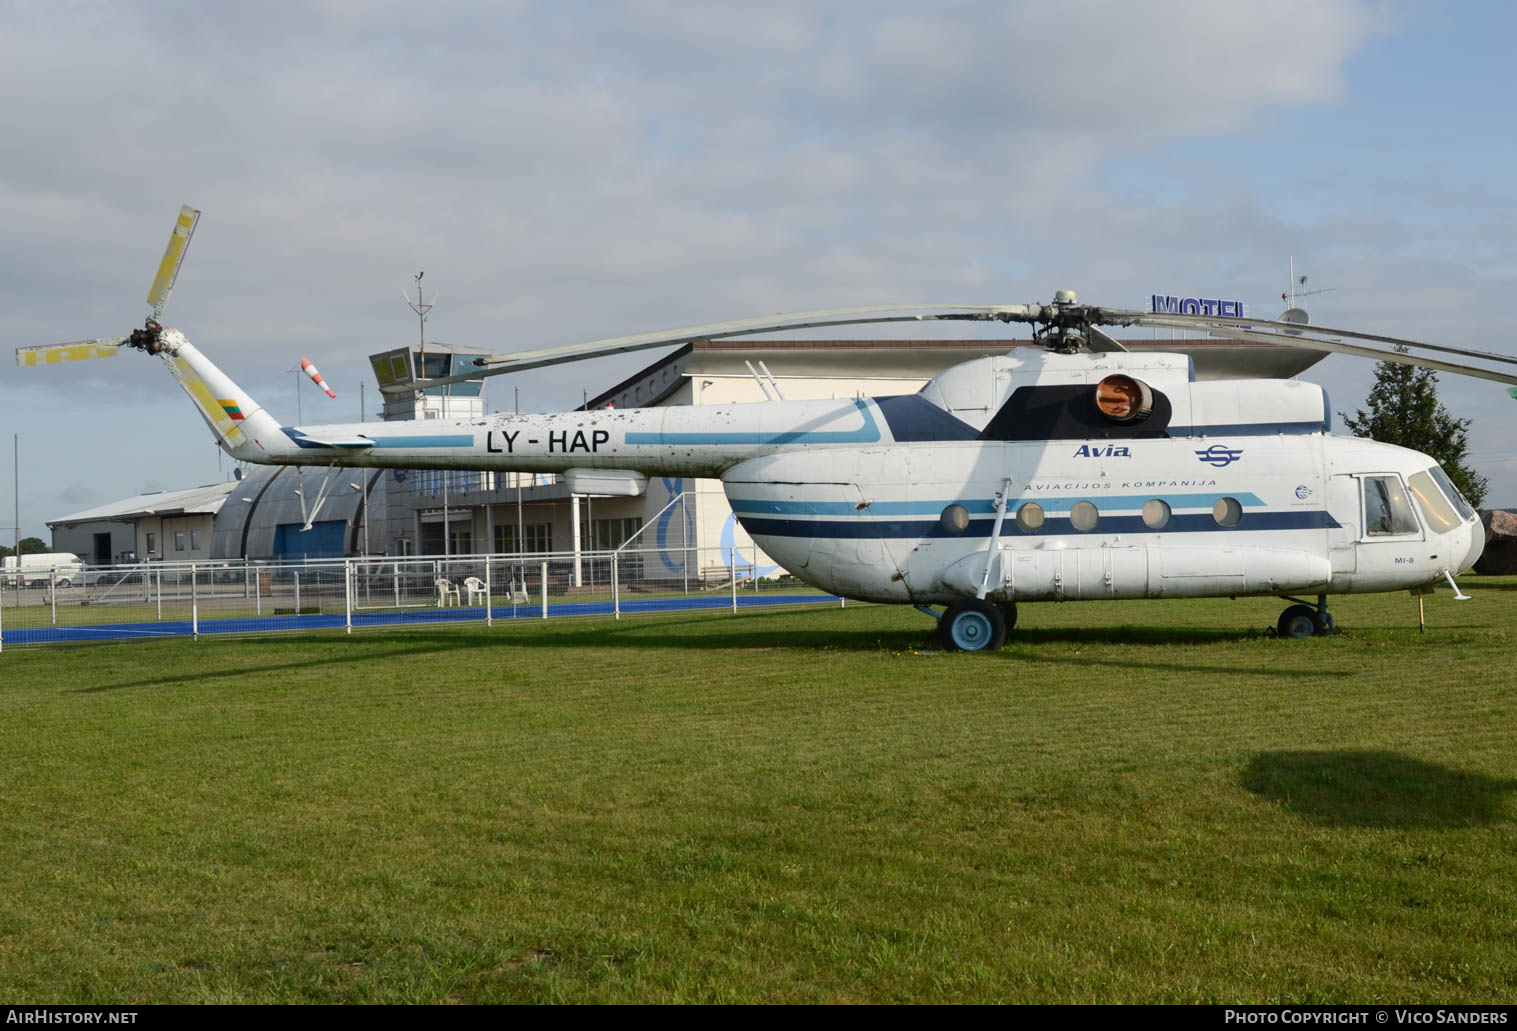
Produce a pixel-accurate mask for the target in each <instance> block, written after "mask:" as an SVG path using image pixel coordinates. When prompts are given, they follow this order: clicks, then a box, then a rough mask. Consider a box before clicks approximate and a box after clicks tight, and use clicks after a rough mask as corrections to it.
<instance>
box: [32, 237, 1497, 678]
mask: <svg viewBox="0 0 1517 1031" xmlns="http://www.w3.org/2000/svg"><path fill="white" fill-rule="evenodd" d="M198 217H199V212H197V211H195V210H194V209H193V208H189V207H186V208H184V209H183V211H182V212H181V214H180V218H179V221H178V223H177V224H176V226H175V229H174V234H173V236H172V237H171V238H170V243H169V248H168V250H167V252H166V253H165V255H164V258H163V262H162V264H161V265H160V268H159V272H158V276H157V277H156V278H155V280H154V284H153V288H152V290H151V291H150V292H149V295H148V303H149V304H150V305H152V308H153V313H152V316H151V317H150V318H149V319H148V320H147V322H146V324H145V325H144V327H143V328H142V329H138V330H134V331H133V332H132V333H131V335H130V336H127V337H120V338H114V339H101V340H87V341H78V342H74V343H67V344H53V345H46V346H42V347H28V348H21V349H19V350H18V351H17V362H18V363H19V364H21V365H40V364H47V363H52V362H61V361H73V360H79V359H84V358H98V357H107V356H110V355H113V354H115V353H116V352H117V351H118V350H119V349H120V348H121V347H123V346H125V347H127V348H131V349H135V350H139V351H143V352H145V353H147V354H149V355H153V356H156V357H158V358H160V359H161V360H162V361H163V362H164V364H165V365H166V366H167V367H168V369H169V371H170V372H171V373H172V374H173V376H174V378H175V379H176V380H177V381H178V382H179V384H180V386H181V387H183V389H184V391H185V392H186V393H187V394H188V395H189V396H190V398H191V400H193V401H194V402H195V406H196V407H197V409H199V411H200V414H201V416H202V417H203V418H204V419H205V421H206V423H207V424H208V425H209V426H210V427H211V430H212V431H213V432H214V433H215V435H216V438H217V440H218V441H219V443H220V445H221V447H222V448H223V449H224V450H225V451H226V452H227V453H228V454H229V455H231V456H232V457H234V458H236V459H239V460H241V461H246V462H254V463H260V464H275V465H296V466H340V467H351V466H367V467H376V466H377V467H396V468H405V469H428V468H431V469H447V468H461V469H479V470H500V471H518V472H555V473H562V474H564V475H565V477H566V479H567V481H568V485H569V489H570V490H571V491H572V492H575V493H596V494H620V495H632V494H638V493H641V492H642V489H643V487H644V486H645V485H646V483H647V478H648V477H650V476H691V477H710V478H714V479H719V480H721V482H722V485H723V487H724V489H725V491H726V494H727V497H728V499H729V501H730V503H731V505H732V509H733V511H734V513H735V514H736V516H737V518H738V519H739V520H740V521H741V523H742V525H743V527H744V529H745V530H746V531H747V532H748V534H749V535H750V536H751V537H752V538H753V540H754V541H755V542H756V543H757V544H758V546H759V547H761V548H763V550H764V551H765V552H767V553H768V554H769V555H770V556H771V557H772V558H773V559H774V560H775V561H776V562H778V563H779V564H780V565H782V566H783V567H784V568H785V569H787V570H788V571H790V572H791V573H793V574H795V575H796V576H797V577H799V578H800V579H802V580H804V581H806V582H807V583H810V584H812V585H814V586H816V587H818V588H821V589H823V590H826V591H829V592H832V593H836V594H839V595H842V596H846V597H849V598H857V599H861V600H865V601H874V602H884V603H897V604H910V605H914V606H916V607H917V608H918V609H921V610H922V611H923V612H925V613H927V614H928V615H929V616H931V617H932V618H934V619H935V620H937V624H938V637H939V639H940V641H941V643H942V644H943V646H944V647H946V648H949V649H956V650H963V651H984V650H991V649H995V648H998V647H1000V646H1001V645H1002V644H1003V643H1004V642H1005V639H1006V633H1007V630H1008V628H1010V627H1011V626H1013V625H1014V624H1015V622H1016V605H1017V603H1018V602H1022V601H1034V600H1058V601H1078V600H1084V599H1094V598H1105V599H1115V598H1157V597H1190V598H1198V597H1237V596H1240V595H1278V596H1281V597H1283V598H1284V599H1285V600H1286V601H1288V602H1290V606H1289V607H1288V608H1286V609H1285V611H1284V612H1283V613H1282V614H1281V616H1280V619H1279V621H1278V624H1277V629H1278V631H1279V633H1280V634H1281V636H1286V637H1308V636H1312V635H1314V634H1324V633H1331V632H1333V631H1334V629H1335V627H1334V621H1333V617H1332V615H1331V613H1330V612H1329V611H1328V606H1327V598H1328V597H1329V596H1330V595H1334V594H1345V593H1364V592H1376V591H1391V590H1399V589H1411V590H1413V591H1425V590H1426V589H1428V588H1429V587H1430V585H1431V584H1433V583H1434V582H1436V581H1441V580H1447V581H1448V583H1449V584H1450V586H1452V587H1453V588H1454V592H1455V595H1456V597H1462V595H1461V594H1460V592H1459V589H1458V586H1457V584H1455V582H1454V579H1453V577H1454V575H1455V574H1457V573H1460V572H1463V571H1464V570H1466V569H1468V568H1469V567H1470V566H1471V565H1473V564H1474V562H1475V560H1476V559H1477V558H1478V557H1479V555H1480V552H1481V549H1482V547H1483V544H1484V536H1483V533H1482V531H1481V526H1480V522H1479V519H1478V518H1477V516H1476V513H1475V511H1474V509H1473V508H1471V506H1470V505H1469V503H1468V502H1466V501H1465V499H1464V498H1463V497H1461V496H1460V494H1459V492H1458V490H1457V489H1456V488H1455V487H1454V485H1453V484H1452V483H1451V482H1450V480H1449V478H1448V476H1447V475H1446V474H1445V473H1444V472H1443V470H1442V469H1440V468H1439V467H1438V464H1437V463H1436V462H1435V461H1434V460H1433V459H1431V458H1429V457H1428V456H1426V455H1423V454H1420V453H1418V452H1416V451H1411V450H1407V449H1405V448H1400V447H1396V446H1393V445H1389V444H1382V443H1377V442H1375V441H1371V440H1365V439H1360V438H1352V437H1340V436H1333V435H1332V434H1331V433H1330V430H1331V420H1332V413H1331V411H1330V410H1329V408H1328V402H1327V398H1326V395H1325V394H1324V392H1323V390H1322V388H1320V387H1318V386H1316V385H1314V384H1311V383H1304V382H1299V381H1295V380H1282V379H1221V380H1209V381H1205V380H1197V379H1196V377H1195V375H1194V367H1193V364H1192V361H1191V359H1190V358H1189V357H1187V356H1186V355H1183V354H1162V353H1143V354H1139V353H1135V352H1132V351H1129V350H1127V349H1126V348H1125V347H1124V346H1123V345H1122V344H1121V343H1120V342H1119V341H1117V340H1116V339H1114V338H1113V337H1111V336H1110V335H1109V334H1108V333H1107V332H1106V328H1107V327H1132V326H1140V327H1165V328H1175V329H1187V330H1201V331H1204V332H1206V333H1208V334H1210V335H1212V336H1215V337H1221V338H1228V339H1232V340H1239V341H1252V342H1261V343H1273V344H1286V345H1289V346H1293V347H1300V348H1307V349H1313V350H1318V351H1328V352H1337V353H1345V354H1353V355H1359V356H1363V357H1373V358H1378V359H1380V360H1386V361H1394V362H1403V363H1406V364H1411V365H1417V366H1422V367H1426V368H1432V369H1436V370H1441V371H1446V372H1454V373H1460V374H1464V375H1472V376H1479V377H1482V378H1486V379H1490V380H1495V381H1498V382H1502V383H1508V384H1517V375H1512V374H1509V373H1505V372H1498V371H1491V370H1488V369H1484V368H1479V367H1477V366H1471V365H1465V364H1455V363H1452V362H1448V361H1443V360H1441V359H1436V358H1427V357H1422V356H1418V355H1413V354H1410V353H1407V352H1406V350H1405V349H1407V348H1411V347H1416V348H1418V349H1422V350H1428V351H1433V352H1439V353H1444V354H1452V355H1458V356H1462V357H1466V358H1476V359H1482V360H1486V361H1491V362H1498V363H1508V364H1517V359H1513V358H1510V357H1507V356H1504V355H1497V354H1491V353H1486V352H1479V351H1470V350H1464V349H1459V348H1451V347H1439V346H1435V345H1429V344H1420V343H1417V342H1415V341H1407V340H1399V339H1396V338H1393V337H1385V336H1378V335H1374V334H1366V333H1357V332H1351V331H1347V330H1335V329H1327V328H1315V327H1314V328H1309V327H1307V326H1306V325H1304V324H1302V322H1301V321H1300V319H1299V317H1293V318H1291V319H1287V320H1285V321H1269V320H1259V319H1254V318H1245V317H1242V316H1240V315H1230V316H1224V315H1220V314H1216V313H1207V314H1197V315H1186V314H1174V313H1163V312H1161V313H1154V312H1143V311H1132V310H1123V309H1114V308H1101V307H1095V306H1090V305H1084V304H1081V303H1079V302H1078V300H1077V299H1076V297H1075V295H1074V294H1073V293H1072V292H1070V291H1060V292H1059V293H1058V294H1056V295H1055V297H1054V299H1053V301H1052V302H1051V303H1048V304H1022V305H949V304H927V305H891V306H872V307H865V308H844V309H832V310H827V311H817V312H804V313H800V314H797V315H787V316H772V317H769V318H762V319H750V320H742V321H738V322H727V323H719V324H715V325H706V326H692V327H687V328H685V329H681V330H671V331H667V332H662V333H649V334H641V335H637V336H630V337H621V338H615V339H610V340H599V341H592V342H590V343H586V344H578V345H570V346H567V347H556V348H547V349H543V350H537V351H526V352H519V353H516V354H513V355H508V356H504V357H501V358H495V359H484V360H481V365H480V368H479V369H478V371H471V372H465V373H462V374H459V375H454V376H449V377H440V378H433V379H424V380H419V381H417V382H415V383H414V384H409V385H407V386H405V387H404V388H403V389H425V388H432V387H437V386H442V385H445V384H448V383H453V382H459V381H462V380H465V379H473V378H478V377H482V376H493V375H500V374H504V373H510V372H519V371H524V370H527V369H533V368H539V367H542V366H545V365H550V364H555V363H558V362H563V361H575V360H581V359H585V358H591V357H599V356H603V355H609V354H616V353H622V352H627V351H635V350H641V349H646V348H656V347H667V346H671V345H675V344H680V343H685V342H688V341H691V340H697V339H715V338H723V337H739V336H749V335H753V334H759V333H764V332H773V331H778V330H790V329H804V328H814V327H819V326H841V325H857V324H865V323H881V322H921V321H944V320H972V321H992V320H994V321H1000V322H1005V323H1026V324H1028V325H1030V326H1032V327H1033V336H1034V342H1035V343H1037V344H1040V345H1042V346H1041V348H1039V349H1036V350H1034V349H1029V348H1017V349H1016V351H1017V352H1019V353H1009V354H1006V355H1002V356H995V357H983V358H978V359H975V360H972V361H969V362H965V363H963V364H961V365H957V366H954V367H952V368H950V369H947V370H945V371H944V372H942V373H941V374H939V375H938V376H937V377H935V378H934V379H932V380H931V381H930V382H929V383H927V384H926V386H924V387H923V388H922V389H921V390H920V391H918V392H917V393H915V394H909V395H901V396H896V397H874V398H863V397H857V398H852V399H845V400H821V401H787V400H770V401H765V402H760V403H756V404H732V405H719V406H711V407H667V408H647V409H637V408H630V409H628V408H621V409H597V410H589V411H585V410H581V411H574V412H565V413H556V414H531V415H510V414H497V415H490V416H486V417H484V418H482V419H473V420H467V421H448V420H430V419H429V420H425V421H408V422H386V423H382V424H374V423H353V424H344V425H330V426H289V425H282V424H281V423H280V421H279V420H278V419H276V418H274V416H272V415H271V414H270V413H269V412H268V411H267V410H265V409H264V408H263V407H262V406H261V405H259V404H258V403H257V402H256V401H255V400H254V399H253V398H252V397H251V396H249V395H248V394H247V393H246V392H245V391H243V390H242V389H241V388H240V387H238V386H237V385H236V384H235V383H234V382H233V381H232V380H231V379H230V378H229V377H228V376H227V375H226V374H225V373H223V372H222V371H221V370H220V369H219V368H218V367H217V366H216V365H215V364H213V363H212V362H211V361H210V360H209V359H208V358H206V357H205V355H203V354H201V353H200V351H198V350H197V349H196V348H195V347H194V346H193V345H192V344H191V343H190V342H189V340H187V339H186V338H185V336H184V334H182V333H180V332H179V331H178V330H176V329H169V328H165V327H164V326H163V325H162V323H161V321H160V320H161V318H162V315H163V310H164V306H165V304H166V303H167V301H168V297H169V293H170V291H171V290H172V288H173V284H174V280H175V277H176V276H177V274H178V270H179V266H180V264H181V263H182V261H183V258H184V251H185V248H186V247H187V246H188V243H189V239H190V236H191V234H192V233H193V231H194V228H195V225H196V222H197V220H198ZM1287 314H1288V315H1289V314H1290V313H1287ZM1353 341H1370V342H1377V343H1383V344H1390V345H1393V346H1394V347H1395V348H1397V349H1396V350H1392V351H1385V350H1381V349H1376V348H1371V347H1366V346H1364V345H1363V344H1361V343H1355V342H1353ZM776 386H777V384H776ZM1298 594H1315V595H1316V599H1315V603H1312V602H1309V601H1305V600H1302V599H1299V598H1297V597H1295V595H1298ZM933 606H942V607H943V610H942V611H941V612H938V611H936V610H935V609H934V608H933Z"/></svg>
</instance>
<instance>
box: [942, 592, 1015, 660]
mask: <svg viewBox="0 0 1517 1031" xmlns="http://www.w3.org/2000/svg"><path fill="white" fill-rule="evenodd" d="M1013 611H1015V610H1013ZM1013 618H1015V617H1013ZM938 643H939V644H941V645H942V646H943V648H944V649H945V650H946V651H951V652H990V651H995V650H996V649H997V648H999V647H1001V645H1003V644H1005V643H1006V616H1005V615H1003V613H1002V610H1001V606H999V605H995V604H993V603H991V602H988V601H985V600H984V599H983V598H964V599H961V600H959V601H956V602H954V603H953V604H952V605H949V606H948V608H947V609H945V610H944V612H943V615H942V616H941V617H940V618H939V619H938Z"/></svg>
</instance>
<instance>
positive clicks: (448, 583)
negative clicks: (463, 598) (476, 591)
mask: <svg viewBox="0 0 1517 1031" xmlns="http://www.w3.org/2000/svg"><path fill="white" fill-rule="evenodd" d="M434 583H436V584H437V607H438V608H443V607H445V606H446V605H447V604H448V599H449V598H452V599H453V604H454V605H460V604H462V602H460V601H459V600H458V588H457V587H454V586H453V581H452V580H444V579H443V578H442V577H438V578H437V580H435V581H434Z"/></svg>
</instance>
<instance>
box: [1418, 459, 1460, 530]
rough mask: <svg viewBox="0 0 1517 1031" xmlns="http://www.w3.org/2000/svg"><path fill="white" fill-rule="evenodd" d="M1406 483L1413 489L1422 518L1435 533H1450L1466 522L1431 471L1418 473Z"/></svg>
mask: <svg viewBox="0 0 1517 1031" xmlns="http://www.w3.org/2000/svg"><path fill="white" fill-rule="evenodd" d="M1434 468H1436V466H1435V467H1434ZM1429 472H1431V470H1430V471H1429ZM1406 483H1407V486H1408V487H1410V488H1411V490H1412V498H1413V499H1415V500H1416V502H1417V508H1418V509H1419V510H1421V512H1422V518H1423V519H1425V520H1426V521H1427V526H1428V529H1429V530H1432V531H1433V532H1434V533H1448V532H1449V531H1450V530H1452V529H1454V528H1456V527H1457V526H1458V525H1459V524H1460V523H1462V522H1464V520H1463V519H1460V518H1459V515H1458V513H1456V512H1455V511H1454V506H1453V505H1451V504H1450V503H1449V499H1448V498H1447V497H1445V496H1444V494H1443V491H1442V490H1440V489H1439V488H1438V485H1437V483H1436V482H1435V481H1434V480H1433V477H1432V476H1431V475H1429V473H1425V472H1424V473H1417V474H1416V475H1415V476H1412V477H1410V478H1409V479H1408V480H1407V481H1406Z"/></svg>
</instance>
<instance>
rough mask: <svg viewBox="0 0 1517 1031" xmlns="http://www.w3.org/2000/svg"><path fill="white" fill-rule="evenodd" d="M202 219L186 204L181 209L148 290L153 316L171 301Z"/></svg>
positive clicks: (161, 311)
mask: <svg viewBox="0 0 1517 1031" xmlns="http://www.w3.org/2000/svg"><path fill="white" fill-rule="evenodd" d="M199 221H200V212H198V211H196V210H195V209H194V208H192V207H190V206H189V205H188V204H186V205H185V206H184V207H182V208H180V209H179V220H178V221H177V222H175V223H174V231H173V233H171V234H169V245H168V247H167V248H165V249H164V252H163V261H161V262H159V264H158V275H157V276H155V277H154V278H153V288H152V289H151V290H149V291H148V295H147V303H149V304H151V305H152V306H153V318H154V319H157V318H159V317H161V316H162V315H163V309H164V306H165V305H167V304H168V303H169V293H170V291H172V290H173V289H174V280H175V279H178V278H179V266H180V265H181V264H183V263H184V252H185V250H186V249H188V248H189V246H190V237H191V236H193V235H194V233H195V223H197V222H199Z"/></svg>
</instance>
